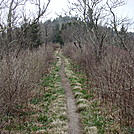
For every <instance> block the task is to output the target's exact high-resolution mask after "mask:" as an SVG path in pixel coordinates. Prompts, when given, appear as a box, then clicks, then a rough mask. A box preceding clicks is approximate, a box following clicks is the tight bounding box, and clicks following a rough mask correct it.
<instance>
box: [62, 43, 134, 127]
mask: <svg viewBox="0 0 134 134" xmlns="http://www.w3.org/2000/svg"><path fill="white" fill-rule="evenodd" d="M64 54H65V55H66V56H68V57H69V58H71V59H72V60H73V61H74V63H75V64H77V65H80V69H79V70H78V69H75V70H76V71H81V70H82V71H84V72H85V73H86V76H87V77H88V79H89V80H90V81H92V83H93V85H94V87H95V89H94V90H93V92H94V93H96V95H97V96H98V97H99V98H100V99H101V100H102V102H103V103H104V104H108V105H109V110H110V111H111V112H112V108H113V107H117V109H118V110H119V115H118V117H115V116H114V115H113V118H114V119H115V120H116V121H118V122H119V123H121V124H125V125H127V126H129V127H130V128H132V127H133V125H134V124H133V121H134V116H133V114H134V113H133V111H134V61H133V58H132V55H134V53H133V52H131V54H130V53H129V52H128V51H125V50H123V49H121V48H119V47H115V46H108V47H107V48H105V50H104V51H103V55H102V60H101V62H99V63H98V62H96V57H95V54H94V51H93V48H92V47H91V46H90V45H83V47H82V48H81V49H80V48H79V49H77V48H76V47H75V46H74V45H71V44H70V45H67V46H65V47H64ZM87 86H88V85H87ZM89 90H90V89H89ZM91 92H92V91H91ZM110 111H109V112H110ZM110 114H111V113H110Z"/></svg>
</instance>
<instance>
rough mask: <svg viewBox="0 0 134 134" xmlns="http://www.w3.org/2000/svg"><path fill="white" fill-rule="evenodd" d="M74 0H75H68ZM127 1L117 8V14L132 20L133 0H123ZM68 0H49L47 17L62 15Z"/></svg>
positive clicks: (133, 15)
mask: <svg viewBox="0 0 134 134" xmlns="http://www.w3.org/2000/svg"><path fill="white" fill-rule="evenodd" d="M70 1H71V2H72V1H75V0H70ZM125 2H126V3H127V4H126V5H124V6H122V7H120V8H119V9H118V12H117V15H118V16H122V17H128V18H130V19H132V20H133V21H134V0H125ZM67 5H68V0H51V3H50V5H49V12H50V14H49V15H48V17H51V18H52V19H53V18H56V17H57V14H58V15H64V12H63V9H64V10H67V9H68V7H67ZM132 29H133V30H134V25H133V26H132Z"/></svg>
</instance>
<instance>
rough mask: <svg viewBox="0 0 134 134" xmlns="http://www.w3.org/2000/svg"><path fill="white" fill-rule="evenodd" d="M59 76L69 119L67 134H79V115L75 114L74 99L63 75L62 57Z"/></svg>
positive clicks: (67, 81) (63, 62)
mask: <svg viewBox="0 0 134 134" xmlns="http://www.w3.org/2000/svg"><path fill="white" fill-rule="evenodd" d="M60 74H61V82H62V86H63V88H64V90H65V96H66V103H67V113H68V119H69V122H68V129H69V130H68V133H69V134H81V127H80V120H79V114H78V113H77V112H76V111H77V108H76V104H75V98H74V96H73V93H72V90H71V85H70V83H69V79H68V78H67V76H66V74H65V61H64V58H63V57H62V58H61V69H60Z"/></svg>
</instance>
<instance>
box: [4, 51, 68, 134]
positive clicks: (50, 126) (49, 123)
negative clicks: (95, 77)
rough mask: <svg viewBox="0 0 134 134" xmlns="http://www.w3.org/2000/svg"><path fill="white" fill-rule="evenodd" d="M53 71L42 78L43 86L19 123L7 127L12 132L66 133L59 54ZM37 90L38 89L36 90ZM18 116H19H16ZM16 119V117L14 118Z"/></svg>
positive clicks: (23, 133) (6, 130)
mask: <svg viewBox="0 0 134 134" xmlns="http://www.w3.org/2000/svg"><path fill="white" fill-rule="evenodd" d="M57 55H58V54H57V52H56V62H55V63H54V65H53V67H52V71H51V72H50V73H49V74H48V75H47V76H45V77H44V78H43V79H42V84H41V85H42V86H41V87H42V88H41V89H40V90H39V91H37V92H40V93H39V95H37V96H35V97H34V98H33V99H32V100H31V101H30V103H29V104H28V105H29V106H28V107H29V110H27V112H25V113H24V114H23V115H19V123H18V122H15V121H14V122H12V123H11V125H9V126H7V127H6V128H5V131H4V132H5V133H9V132H10V133H11V134H18V133H19V134H66V133H67V130H68V119H67V113H66V100H65V94H64V89H63V88H62V86H61V77H60V74H59V69H60V64H61V61H60V58H59V57H58V56H57ZM35 92H36V91H35ZM14 118H17V117H14ZM14 120H15V119H14Z"/></svg>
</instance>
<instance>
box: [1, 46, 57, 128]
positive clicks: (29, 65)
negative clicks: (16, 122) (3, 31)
mask: <svg viewBox="0 0 134 134" xmlns="http://www.w3.org/2000/svg"><path fill="white" fill-rule="evenodd" d="M55 48H56V47H55V46H54V45H48V46H47V47H44V46H42V47H40V48H38V50H36V51H32V52H31V51H29V50H25V51H22V52H20V53H19V56H18V57H17V58H16V56H15V53H10V54H9V55H6V56H5V57H3V59H2V60H1V61H0V66H1V68H0V89H1V90H0V113H1V114H0V119H1V125H0V127H1V128H3V127H4V126H5V124H6V123H8V120H5V119H4V117H5V116H6V117H8V116H10V115H19V114H21V113H22V112H24V109H26V108H27V104H28V102H29V100H30V99H31V98H32V97H33V95H34V96H35V94H33V91H34V90H35V89H36V88H37V87H38V85H39V84H40V80H41V78H42V77H43V76H44V75H45V74H47V73H48V71H49V67H50V63H51V62H52V60H53V53H54V50H55Z"/></svg>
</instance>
